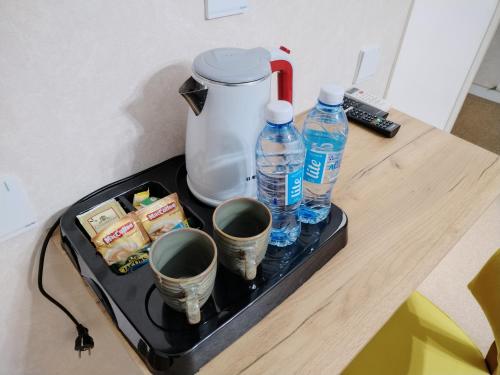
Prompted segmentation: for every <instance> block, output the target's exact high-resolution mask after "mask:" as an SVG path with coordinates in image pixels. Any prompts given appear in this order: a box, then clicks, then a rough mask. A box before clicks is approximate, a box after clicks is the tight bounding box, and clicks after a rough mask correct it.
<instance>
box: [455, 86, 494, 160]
mask: <svg viewBox="0 0 500 375" xmlns="http://www.w3.org/2000/svg"><path fill="white" fill-rule="evenodd" d="M451 133H452V134H455V135H456V136H457V137H460V138H463V139H465V140H466V141H469V142H471V143H474V144H476V145H478V146H481V147H483V148H485V149H487V150H490V151H492V152H494V153H496V154H500V104H499V103H495V102H493V101H490V100H486V99H483V98H481V97H479V96H476V95H472V94H468V95H467V97H466V99H465V102H464V105H463V106H462V110H461V111H460V113H459V115H458V117H457V120H456V122H455V125H454V127H453V129H452V131H451Z"/></svg>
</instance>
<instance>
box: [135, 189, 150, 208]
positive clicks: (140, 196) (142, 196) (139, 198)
mask: <svg viewBox="0 0 500 375" xmlns="http://www.w3.org/2000/svg"><path fill="white" fill-rule="evenodd" d="M146 199H149V189H148V190H145V191H140V192H138V193H135V194H134V199H133V202H132V205H133V206H134V207H135V208H140V207H141V203H142V202H143V201H144V200H146Z"/></svg>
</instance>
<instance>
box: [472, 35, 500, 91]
mask: <svg viewBox="0 0 500 375" xmlns="http://www.w3.org/2000/svg"><path fill="white" fill-rule="evenodd" d="M474 83H475V84H477V85H480V86H483V87H485V88H487V89H492V88H495V87H497V90H498V91H500V27H497V31H496V33H495V35H494V36H493V40H492V41H491V44H490V46H489V47H488V50H487V51H486V54H485V55H484V58H483V61H482V62H481V65H480V66H479V70H478V71H477V73H476V76H475V77H474Z"/></svg>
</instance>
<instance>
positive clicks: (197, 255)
mask: <svg viewBox="0 0 500 375" xmlns="http://www.w3.org/2000/svg"><path fill="white" fill-rule="evenodd" d="M149 264H150V266H151V268H152V270H153V275H154V280H155V284H156V287H157V288H158V291H159V292H160V295H161V297H162V298H163V301H164V302H165V303H166V304H167V305H168V306H170V307H171V308H172V309H174V310H177V311H180V312H185V313H186V317H187V319H188V321H189V323H190V324H196V323H199V322H200V318H201V314H200V308H201V307H202V306H203V304H204V303H205V302H207V300H208V298H209V297H210V294H211V293H212V290H213V288H214V282H215V274H216V272H217V247H216V245H215V242H214V240H213V239H212V238H211V237H210V236H209V235H208V234H206V233H205V232H203V231H201V230H199V229H193V228H186V229H177V230H174V231H172V232H169V233H167V234H165V235H163V236H161V237H160V238H158V239H157V240H156V241H155V242H153V245H152V246H151V250H150V256H149Z"/></svg>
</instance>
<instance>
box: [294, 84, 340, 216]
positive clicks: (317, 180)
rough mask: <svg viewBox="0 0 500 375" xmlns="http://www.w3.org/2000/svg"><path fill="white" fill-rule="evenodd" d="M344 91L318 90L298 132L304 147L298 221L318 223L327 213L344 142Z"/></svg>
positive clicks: (329, 87) (337, 88)
mask: <svg viewBox="0 0 500 375" xmlns="http://www.w3.org/2000/svg"><path fill="white" fill-rule="evenodd" d="M343 98H344V89H343V88H342V87H341V86H338V85H335V84H328V85H324V86H323V87H321V90H320V93H319V98H318V103H317V104H316V107H315V108H313V109H312V110H311V111H310V112H309V113H308V115H307V117H306V119H305V121H304V127H303V129H302V135H303V137H304V143H305V146H306V160H305V165H304V198H303V200H302V205H301V208H300V221H301V222H303V223H311V224H315V223H319V222H320V221H322V220H324V219H325V218H326V217H327V216H328V214H329V212H330V205H331V203H330V200H331V193H332V188H333V185H334V184H335V181H336V180H337V176H338V174H339V169H340V163H341V162H342V155H343V153H344V146H345V143H346V140H347V133H348V126H347V124H348V123H347V117H346V115H345V113H344V110H343V108H342V101H343Z"/></svg>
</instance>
